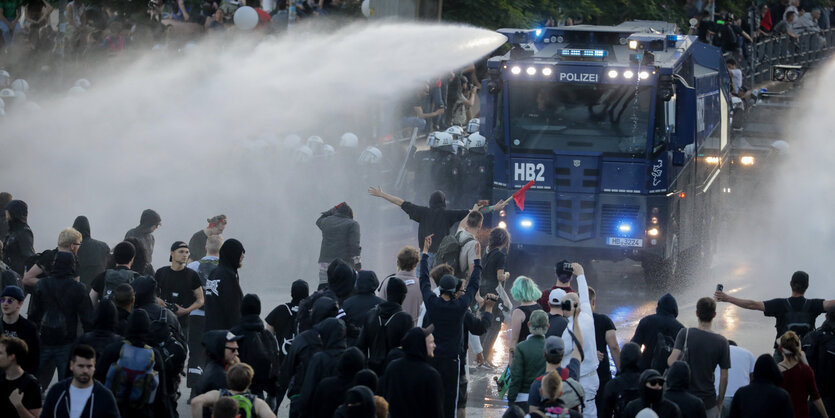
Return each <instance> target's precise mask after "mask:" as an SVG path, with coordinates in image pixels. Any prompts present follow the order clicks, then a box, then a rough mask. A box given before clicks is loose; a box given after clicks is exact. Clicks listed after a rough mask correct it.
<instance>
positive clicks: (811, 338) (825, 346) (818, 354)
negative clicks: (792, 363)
mask: <svg viewBox="0 0 835 418" xmlns="http://www.w3.org/2000/svg"><path fill="white" fill-rule="evenodd" d="M803 347H804V349H805V350H804V351H806V358H807V359H808V360H809V366H811V367H812V370H814V372H815V378H816V380H817V383H818V389H819V390H820V391H821V392H828V391H831V390H832V389H833V388H835V330H833V329H832V328H829V327H827V326H824V327H822V328H819V329H817V330H815V331H814V332H813V333H811V334H809V335H807V336H806V338H805V339H804V341H803Z"/></svg>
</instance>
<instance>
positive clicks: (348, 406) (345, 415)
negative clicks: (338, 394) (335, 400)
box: [333, 386, 377, 418]
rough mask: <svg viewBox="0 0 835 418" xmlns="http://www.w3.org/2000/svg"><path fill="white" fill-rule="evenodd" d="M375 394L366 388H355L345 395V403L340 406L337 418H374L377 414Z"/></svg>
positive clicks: (335, 415) (336, 414)
mask: <svg viewBox="0 0 835 418" xmlns="http://www.w3.org/2000/svg"><path fill="white" fill-rule="evenodd" d="M376 405H377V403H376V401H375V400H374V392H372V391H371V389H369V388H367V387H365V386H354V387H352V388H351V389H350V390H349V391H348V393H346V394H345V402H344V403H343V404H342V405H340V406H339V409H337V410H336V413H335V414H334V415H333V416H334V417H335V418H374V417H376V416H377V415H376V413H377V406H376Z"/></svg>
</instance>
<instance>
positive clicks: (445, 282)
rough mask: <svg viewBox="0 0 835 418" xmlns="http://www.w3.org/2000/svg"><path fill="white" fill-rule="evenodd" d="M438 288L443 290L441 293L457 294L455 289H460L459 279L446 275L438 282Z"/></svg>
mask: <svg viewBox="0 0 835 418" xmlns="http://www.w3.org/2000/svg"><path fill="white" fill-rule="evenodd" d="M438 287H439V288H441V292H455V288H456V287H458V279H456V278H455V277H454V276H452V275H450V274H445V275H444V277H441V281H440V282H438Z"/></svg>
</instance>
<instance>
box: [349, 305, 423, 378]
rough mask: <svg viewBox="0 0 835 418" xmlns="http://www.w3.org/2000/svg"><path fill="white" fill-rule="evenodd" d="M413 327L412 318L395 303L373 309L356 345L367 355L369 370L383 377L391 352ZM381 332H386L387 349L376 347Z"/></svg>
mask: <svg viewBox="0 0 835 418" xmlns="http://www.w3.org/2000/svg"><path fill="white" fill-rule="evenodd" d="M413 326H414V321H413V320H412V316H411V315H409V314H408V313H406V312H403V308H402V307H401V306H400V305H399V304H397V303H395V302H383V303H381V304H379V305H378V306H377V307H376V308H374V309H372V310H371V312H370V313H369V315H368V317H367V318H366V322H365V326H363V327H362V331H360V336H359V338H358V339H357V344H356V347H357V348H359V349H360V351H362V353H363V354H367V358H368V368H370V369H371V370H374V372H375V373H377V374H378V375H382V374H383V372H384V371H385V364H386V358H387V357H388V353H389V351H391V350H392V349H393V348H395V347H399V346H400V340H401V339H402V338H403V336H404V335H406V332H407V331H409V330H410V329H411V328H412V327H413ZM381 331H384V332H385V336H384V338H385V342H386V344H385V347H381V346H375V345H374V340H375V339H376V338H377V334H378V333H379V332H381ZM381 348H382V349H381Z"/></svg>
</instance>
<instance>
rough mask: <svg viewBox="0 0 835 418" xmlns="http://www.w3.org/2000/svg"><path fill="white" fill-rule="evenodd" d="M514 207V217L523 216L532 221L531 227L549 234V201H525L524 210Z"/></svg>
mask: <svg viewBox="0 0 835 418" xmlns="http://www.w3.org/2000/svg"><path fill="white" fill-rule="evenodd" d="M514 207H515V208H516V218H517V219H518V218H520V217H525V218H530V219H531V221H533V229H534V230H536V231H539V232H542V233H545V234H551V233H552V232H551V222H552V221H551V203H550V202H525V210H524V211H520V210H519V207H518V206H515V205H514Z"/></svg>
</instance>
